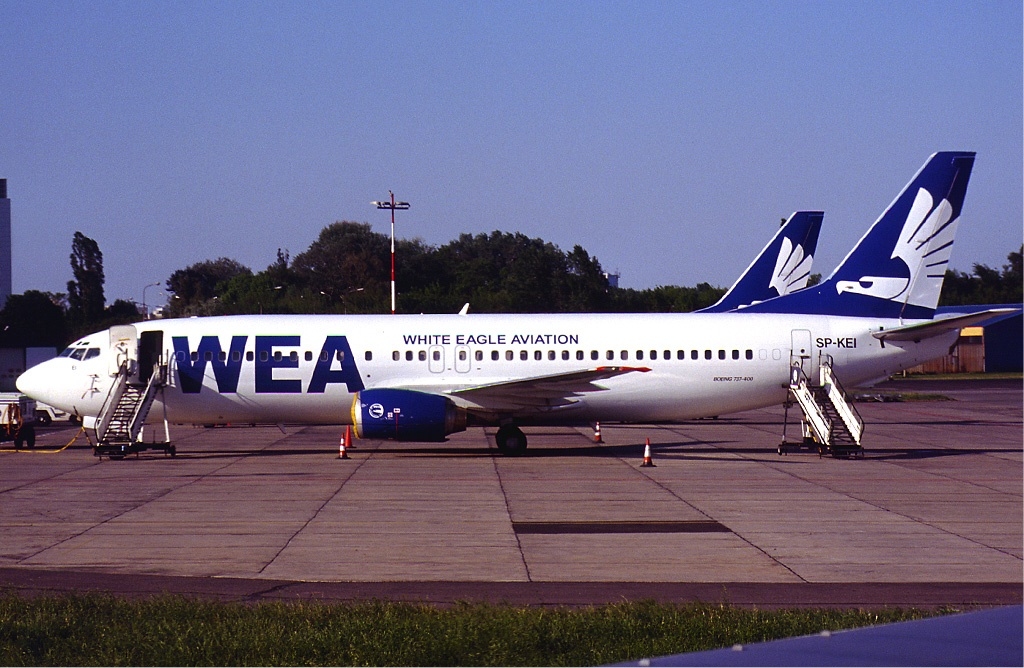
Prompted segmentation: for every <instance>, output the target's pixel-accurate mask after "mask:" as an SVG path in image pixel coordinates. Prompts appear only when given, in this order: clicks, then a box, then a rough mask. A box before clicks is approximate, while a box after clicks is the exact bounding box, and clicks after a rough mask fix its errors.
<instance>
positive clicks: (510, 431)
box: [494, 424, 526, 455]
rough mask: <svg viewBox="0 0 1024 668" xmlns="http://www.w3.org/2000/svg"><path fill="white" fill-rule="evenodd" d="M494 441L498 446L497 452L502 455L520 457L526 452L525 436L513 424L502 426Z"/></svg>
mask: <svg viewBox="0 0 1024 668" xmlns="http://www.w3.org/2000/svg"><path fill="white" fill-rule="evenodd" d="M494 440H495V442H496V443H497V445H498V452H500V453H501V454H503V455H521V454H523V453H525V452H526V434H524V433H523V430H522V429H520V428H519V427H517V426H515V425H514V424H506V425H502V426H501V427H500V428H499V429H498V433H497V434H495V436H494Z"/></svg>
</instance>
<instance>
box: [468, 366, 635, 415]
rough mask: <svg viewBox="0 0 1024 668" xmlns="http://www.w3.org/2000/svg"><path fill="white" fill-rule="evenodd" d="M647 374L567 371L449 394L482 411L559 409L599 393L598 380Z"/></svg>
mask: <svg viewBox="0 0 1024 668" xmlns="http://www.w3.org/2000/svg"><path fill="white" fill-rule="evenodd" d="M634 371H636V372H646V371H650V369H649V368H647V367H636V366H601V367H597V368H594V369H585V370H583V371H570V372H568V373H557V374H552V375H549V376H534V377H533V378H524V379H517V380H510V381H504V382H500V383H489V384H487V385H477V386H475V387H466V388H463V389H460V390H454V391H452V392H450V393H449V394H450V396H451V397H452V398H453V399H461V400H463V401H464V402H468V403H469V404H471V406H470V409H471V410H472V409H473V408H474V407H475V408H477V409H482V410H483V411H485V412H495V413H500V412H520V411H539V410H551V409H555V408H562V407H566V406H570V405H572V404H574V403H576V398H575V397H576V396H577V395H580V394H583V393H585V392H599V391H602V390H605V389H607V388H605V387H601V386H600V385H598V384H597V381H600V380H605V379H607V378H614V377H615V376H621V375H622V374H626V373H633V372H634Z"/></svg>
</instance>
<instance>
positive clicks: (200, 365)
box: [173, 336, 246, 394]
mask: <svg viewBox="0 0 1024 668" xmlns="http://www.w3.org/2000/svg"><path fill="white" fill-rule="evenodd" d="M245 339H246V337H244V336H232V337H231V349H230V351H229V353H228V355H227V356H226V359H223V360H222V359H221V352H222V350H221V347H220V339H219V338H217V337H216V336H204V337H203V338H202V339H200V340H199V347H198V348H197V349H196V359H195V361H192V359H191V355H190V353H189V349H188V337H185V336H175V337H174V339H173V340H174V352H175V355H176V356H177V358H178V380H179V381H180V382H181V391H182V393H184V394H197V393H198V392H199V390H200V389H201V388H202V387H203V376H205V375H206V362H207V359H206V358H207V356H209V358H210V360H209V362H210V366H212V367H213V375H214V377H215V378H216V379H217V391H218V392H220V393H221V394H234V393H235V392H237V391H238V374H239V372H241V370H242V352H243V351H244V350H245ZM236 352H237V353H238V354H237V355H236V354H235V353H236Z"/></svg>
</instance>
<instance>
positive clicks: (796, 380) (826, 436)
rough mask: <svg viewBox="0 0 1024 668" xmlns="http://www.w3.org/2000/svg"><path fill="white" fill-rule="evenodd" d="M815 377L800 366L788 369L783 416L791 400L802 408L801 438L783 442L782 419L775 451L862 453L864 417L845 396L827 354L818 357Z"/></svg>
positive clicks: (851, 455) (841, 454)
mask: <svg viewBox="0 0 1024 668" xmlns="http://www.w3.org/2000/svg"><path fill="white" fill-rule="evenodd" d="M817 380H818V384H817V385H814V384H812V383H811V382H810V380H809V379H808V377H807V375H806V374H805V373H804V371H803V368H802V367H800V366H793V367H792V368H791V369H790V378H789V399H788V401H787V402H786V419H787V420H788V417H789V407H790V406H791V405H793V404H794V403H795V404H796V405H798V406H800V410H801V411H802V412H803V418H802V423H803V440H802V441H800V442H798V443H789V442H787V441H786V425H785V423H784V424H783V432H782V443H780V444H779V454H780V455H783V454H787V453H789V452H795V451H798V450H805V449H817V451H818V455H819V456H824V455H831V456H832V457H844V458H849V457H863V456H864V449H863V448H862V447H861V436H862V435H863V433H864V420H862V419H861V417H860V414H859V413H858V412H857V409H856V408H855V407H854V405H853V403H852V402H850V400H849V399H848V398H847V396H846V393H845V392H844V391H843V387H842V385H841V384H840V383H839V379H837V378H836V376H835V373H834V372H833V370H832V362H831V360H830V359H828V358H827V357H823V358H822V359H821V360H820V361H819V364H818V379H817Z"/></svg>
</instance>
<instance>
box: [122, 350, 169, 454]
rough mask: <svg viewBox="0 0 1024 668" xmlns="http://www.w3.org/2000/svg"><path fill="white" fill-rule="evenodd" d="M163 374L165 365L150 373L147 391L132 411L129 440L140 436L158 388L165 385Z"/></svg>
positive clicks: (129, 422)
mask: <svg viewBox="0 0 1024 668" xmlns="http://www.w3.org/2000/svg"><path fill="white" fill-rule="evenodd" d="M163 375H164V367H163V366H157V367H156V368H154V369H153V373H152V374H150V376H149V382H148V383H146V391H145V392H143V393H142V397H141V398H140V399H139V403H138V404H137V405H136V406H135V410H133V411H132V417H131V419H130V420H129V421H128V440H130V441H134V440H135V439H137V438H138V437H139V432H141V431H142V425H143V424H144V423H145V421H146V417H147V416H148V415H149V408H150V406H152V404H153V400H154V399H155V398H156V390H157V388H159V387H163V385H164V379H163Z"/></svg>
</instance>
